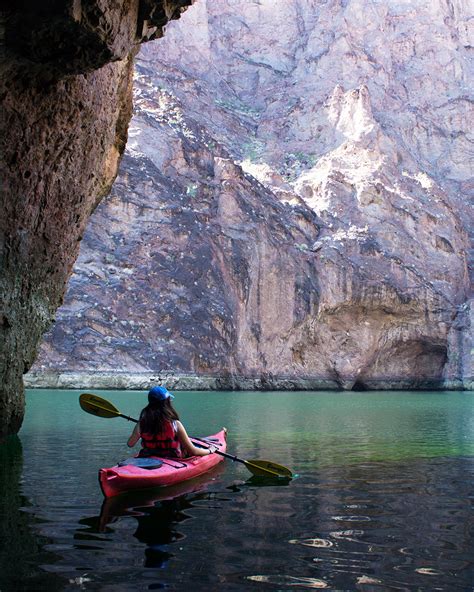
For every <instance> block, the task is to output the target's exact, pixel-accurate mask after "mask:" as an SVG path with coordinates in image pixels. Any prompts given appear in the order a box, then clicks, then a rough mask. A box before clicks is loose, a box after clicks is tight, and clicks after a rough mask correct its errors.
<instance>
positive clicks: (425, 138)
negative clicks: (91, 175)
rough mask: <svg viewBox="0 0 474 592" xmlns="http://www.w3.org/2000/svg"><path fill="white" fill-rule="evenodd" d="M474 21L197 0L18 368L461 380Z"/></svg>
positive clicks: (153, 69) (458, 16) (142, 61)
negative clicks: (49, 322)
mask: <svg viewBox="0 0 474 592" xmlns="http://www.w3.org/2000/svg"><path fill="white" fill-rule="evenodd" d="M472 39H473V29H472V20H470V16H469V9H468V4H467V3H465V2H461V1H459V2H444V1H443V2H441V1H435V2H428V1H423V0H412V1H411V2H400V1H399V0H391V1H389V2H370V3H367V2H364V1H362V0H346V1H344V2H342V1H341V2H340V1H330V2H314V1H306V0H277V1H270V0H259V1H255V2H253V1H252V2H251V1H248V0H232V1H225V0H214V1H213V2H208V1H207V2H206V1H205V0H200V1H199V2H198V3H196V4H195V5H194V6H193V7H192V8H191V9H189V10H188V11H187V12H186V14H185V15H184V16H183V18H182V19H180V21H179V22H176V23H173V24H172V25H170V26H169V28H168V31H167V35H166V38H165V39H164V40H163V41H160V45H159V46H158V45H156V44H154V43H151V44H147V45H145V46H143V48H142V50H141V53H140V56H139V58H138V60H137V67H136V73H135V82H134V85H135V115H134V118H133V120H132V124H131V128H130V133H129V142H128V145H127V150H126V154H125V157H124V159H123V161H122V164H121V169H120V175H119V177H118V179H117V182H116V184H115V185H114V188H113V190H112V193H111V195H110V196H109V197H108V198H107V199H106V200H104V201H103V202H102V204H101V205H100V206H99V208H98V209H97V211H96V213H95V214H94V216H93V218H92V220H91V224H90V226H89V227H88V230H87V232H86V234H85V238H84V241H83V244H82V246H81V255H80V257H79V259H78V262H77V265H76V268H75V272H74V275H73V278H72V281H71V284H70V288H69V292H68V295H67V298H66V302H65V306H64V307H63V308H62V309H60V312H59V314H58V317H57V320H56V323H55V326H54V328H53V330H52V331H51V333H50V334H49V335H48V338H47V340H46V342H45V343H44V344H43V346H42V349H41V354H40V358H39V360H38V363H37V364H36V365H35V367H34V373H33V375H32V376H31V378H30V380H31V384H35V380H40V381H41V377H42V376H43V377H44V376H46V377H48V376H49V377H50V378H49V379H48V378H46V380H54V376H57V374H61V373H62V374H67V373H76V375H77V373H87V372H95V373H98V374H101V373H103V374H108V375H112V374H114V375H117V374H120V373H123V374H125V375H130V374H138V375H145V376H149V377H150V376H156V375H157V374H159V373H160V372H161V373H163V372H171V373H178V374H182V375H187V374H192V375H197V376H201V377H202V376H214V377H217V381H216V385H217V386H221V387H223V388H232V387H234V388H235V387H238V386H239V385H242V384H243V381H244V379H246V378H251V379H252V378H253V379H255V378H256V379H258V381H259V385H260V386H261V387H263V388H275V387H282V388H299V387H301V386H302V385H303V384H309V385H311V386H312V387H315V386H319V387H335V388H344V389H351V388H352V389H365V388H440V387H449V388H463V387H465V388H469V387H471V388H472V356H471V336H472V333H471V325H470V323H471V320H470V310H471V300H470V279H469V262H470V259H469V258H470V252H471V251H470V249H471V246H470V245H471V239H470V236H469V232H470V231H472V209H471V205H470V203H469V198H470V196H472V157H470V153H471V152H470V151H471V150H472V134H471V132H470V131H469V127H468V125H467V123H468V121H469V120H472V117H473V113H472V111H473V110H472V100H471V98H470V96H469V91H470V87H469V69H468V68H469V56H470V52H472V46H473V43H472ZM471 238H472V237H471ZM305 381H306V382H305ZM169 382H170V383H171V386H175V387H179V381H178V380H177V379H174V381H173V380H171V381H169ZM244 382H245V381H244ZM251 384H255V382H253V383H251ZM129 386H133V385H129Z"/></svg>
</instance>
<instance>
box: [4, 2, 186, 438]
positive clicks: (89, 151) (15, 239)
mask: <svg viewBox="0 0 474 592" xmlns="http://www.w3.org/2000/svg"><path fill="white" fill-rule="evenodd" d="M11 4H15V3H11ZM186 4H190V2H184V1H182V0H180V1H176V2H152V1H151V0H150V1H146V2H138V0H136V1H130V2H121V3H117V2H112V1H107V0H105V1H101V2H87V3H81V2H76V1H67V2H64V1H62V0H61V1H59V0H58V1H56V0H53V1H50V2H47V3H44V2H38V3H35V2H29V3H17V4H16V6H12V7H8V8H3V9H2V12H1V53H0V73H1V78H0V79H1V83H0V86H1V91H0V96H1V99H2V108H1V117H0V138H1V140H0V158H1V169H2V193H1V198H0V199H1V207H2V215H1V217H0V269H1V277H0V298H1V310H0V440H2V438H3V437H4V436H5V435H6V434H9V433H13V432H16V431H18V429H19V427H20V425H21V421H22V418H23V412H24V396H23V383H22V375H23V373H24V372H26V371H27V370H28V369H29V367H30V366H31V364H32V362H33V361H34V358H35V355H36V349H37V347H38V344H39V342H40V340H41V338H42V335H43V333H44V332H45V331H46V329H47V328H48V327H49V325H50V324H51V321H52V319H53V317H54V314H55V311H56V309H57V307H58V306H59V305H60V304H61V302H62V299H63V294H64V290H65V286H66V282H67V279H68V277H69V275H70V273H71V271H72V267H73V264H74V261H75V259H76V257H77V254H78V249H79V242H80V240H81V238H82V235H83V233H84V229H85V226H86V222H87V219H88V217H89V215H90V214H91V212H92V211H93V210H94V208H95V207H96V205H97V204H98V202H99V201H100V199H101V198H102V197H103V196H104V195H105V194H107V193H108V191H109V190H110V187H111V186H112V183H113V180H114V178H115V175H116V172H117V166H118V161H119V158H120V155H121V153H122V152H123V150H124V148H125V143H126V137H127V126H128V122H129V120H130V117H131V110H132V94H131V93H132V72H133V61H132V58H133V55H134V53H136V48H137V45H138V43H139V42H140V41H143V40H147V39H148V38H152V37H157V36H160V35H161V34H162V26H163V25H164V24H165V23H166V22H167V21H168V20H169V19H170V18H175V17H177V16H179V14H180V7H181V6H184V5H186Z"/></svg>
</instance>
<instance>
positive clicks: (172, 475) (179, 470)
mask: <svg viewBox="0 0 474 592" xmlns="http://www.w3.org/2000/svg"><path fill="white" fill-rule="evenodd" d="M202 440H207V441H209V442H210V443H211V444H213V445H214V446H216V447H217V449H218V450H219V451H220V452H225V451H226V448H227V445H226V431H225V430H221V431H220V432H218V433H217V434H214V435H213V436H208V437H207V438H203V439H202ZM195 445H197V443H196V442H195ZM223 460H224V457H223V456H221V455H220V454H209V455H206V456H191V457H189V458H161V457H158V456H152V457H146V458H139V457H134V458H131V459H128V460H126V461H122V462H121V463H119V464H117V465H115V466H114V467H110V468H108V469H100V470H99V483H100V487H101V489H102V492H103V494H104V495H105V497H113V496H115V495H118V494H119V493H124V492H126V491H132V490H135V489H146V488H150V487H169V486H170V485H176V484H177V483H181V482H182V481H187V480H188V479H193V478H194V477H198V476H199V475H202V474H203V473H207V471H209V470H210V469H212V467H215V466H216V465H217V464H219V463H220V462H221V461H223ZM137 465H142V466H137ZM147 467H148V468H147Z"/></svg>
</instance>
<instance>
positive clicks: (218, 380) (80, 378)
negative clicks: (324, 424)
mask: <svg viewBox="0 0 474 592" xmlns="http://www.w3.org/2000/svg"><path fill="white" fill-rule="evenodd" d="M24 382H25V387H26V388H29V389H46V388H47V389H96V390H148V389H149V388H150V387H151V386H152V385H154V384H157V383H163V382H165V383H166V385H167V387H168V388H169V389H171V390H175V391H231V390H236V391H269V390H271V391H327V390H331V391H343V390H353V391H364V390H414V391H416V390H453V391H454V390H457V391H459V390H465V391H471V390H474V381H472V380H470V381H464V382H461V381H452V380H451V381H449V380H419V381H416V382H415V381H413V380H412V379H410V380H407V379H403V378H399V379H393V378H392V379H387V380H376V381H370V382H365V383H364V384H358V383H356V384H354V385H352V386H351V387H350V388H347V386H346V385H341V384H340V383H338V382H337V381H336V380H331V379H328V378H298V377H285V376H259V377H245V376H232V375H227V376H197V375H190V374H172V375H167V376H165V377H163V376H161V375H159V374H152V373H136V374H134V373H129V372H123V373H120V372H113V373H109V372H61V373H60V372H30V373H28V374H26V375H25V376H24Z"/></svg>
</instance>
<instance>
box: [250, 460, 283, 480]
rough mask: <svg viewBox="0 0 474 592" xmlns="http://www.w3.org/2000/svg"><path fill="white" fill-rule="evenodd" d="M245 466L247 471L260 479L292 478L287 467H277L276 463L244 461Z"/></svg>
mask: <svg viewBox="0 0 474 592" xmlns="http://www.w3.org/2000/svg"><path fill="white" fill-rule="evenodd" d="M245 466H246V467H247V468H248V470H249V471H250V472H251V473H253V474H254V475H258V476H260V477H270V476H273V477H286V478H287V479H291V478H292V477H293V473H292V472H291V471H290V469H288V468H287V467H284V466H283V465H277V463H274V462H271V461H269V460H255V459H251V460H246V461H245Z"/></svg>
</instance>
